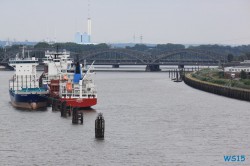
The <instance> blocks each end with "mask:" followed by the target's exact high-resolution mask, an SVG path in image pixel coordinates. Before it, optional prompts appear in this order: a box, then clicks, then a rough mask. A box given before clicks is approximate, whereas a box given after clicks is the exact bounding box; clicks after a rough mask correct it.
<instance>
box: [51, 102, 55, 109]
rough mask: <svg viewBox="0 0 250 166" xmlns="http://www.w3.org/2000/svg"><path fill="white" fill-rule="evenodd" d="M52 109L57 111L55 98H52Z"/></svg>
mask: <svg viewBox="0 0 250 166" xmlns="http://www.w3.org/2000/svg"><path fill="white" fill-rule="evenodd" d="M51 107H52V111H55V110H56V101H55V100H52V106H51Z"/></svg>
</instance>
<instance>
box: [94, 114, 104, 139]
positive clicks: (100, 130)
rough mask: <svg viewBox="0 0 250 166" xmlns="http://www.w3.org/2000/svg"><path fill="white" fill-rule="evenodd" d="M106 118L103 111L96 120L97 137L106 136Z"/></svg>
mask: <svg viewBox="0 0 250 166" xmlns="http://www.w3.org/2000/svg"><path fill="white" fill-rule="evenodd" d="M104 129H105V120H104V118H103V116H102V113H99V114H98V116H97V118H96V120H95V137H96V138H104Z"/></svg>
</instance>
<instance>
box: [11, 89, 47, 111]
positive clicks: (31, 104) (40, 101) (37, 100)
mask: <svg viewBox="0 0 250 166" xmlns="http://www.w3.org/2000/svg"><path fill="white" fill-rule="evenodd" d="M9 94H10V99H11V104H12V105H13V106H14V107H17V108H25V109H32V110H35V109H38V108H43V107H46V106H47V95H44V94H43V95H41V94H22V93H20V94H16V93H15V92H14V91H12V90H9Z"/></svg>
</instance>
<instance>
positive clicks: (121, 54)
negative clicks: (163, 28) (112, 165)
mask: <svg viewBox="0 0 250 166" xmlns="http://www.w3.org/2000/svg"><path fill="white" fill-rule="evenodd" d="M30 51H31V53H32V54H33V55H35V56H36V57H38V58H40V59H42V58H43V57H44V52H45V51H46V50H45V49H43V50H41V49H31V50H30ZM16 53H17V52H8V53H5V54H4V55H2V56H0V64H2V65H4V64H5V65H6V64H7V62H8V59H9V58H13V57H15V55H16ZM71 56H72V57H73V58H74V59H75V60H79V61H80V63H84V61H86V63H87V64H91V63H92V62H93V61H95V65H112V66H113V67H119V66H120V65H145V66H146V70H148V71H158V70H160V65H179V66H182V67H183V66H185V65H208V66H209V65H218V64H219V63H221V62H225V60H226V59H227V58H226V55H223V54H219V53H216V52H212V51H205V50H197V49H179V50H172V51H165V52H160V53H158V54H152V53H150V52H142V51H135V50H131V49H105V50H93V51H86V52H81V53H77V52H71Z"/></svg>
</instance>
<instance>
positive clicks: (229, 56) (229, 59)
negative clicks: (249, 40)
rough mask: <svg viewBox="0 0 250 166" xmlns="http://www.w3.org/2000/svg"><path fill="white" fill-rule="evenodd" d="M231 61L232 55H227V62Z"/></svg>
mask: <svg viewBox="0 0 250 166" xmlns="http://www.w3.org/2000/svg"><path fill="white" fill-rule="evenodd" d="M233 60H234V56H233V54H228V55H227V61H228V62H232V61H233Z"/></svg>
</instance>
